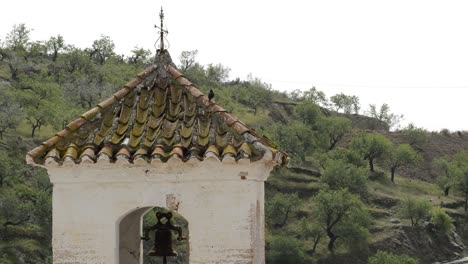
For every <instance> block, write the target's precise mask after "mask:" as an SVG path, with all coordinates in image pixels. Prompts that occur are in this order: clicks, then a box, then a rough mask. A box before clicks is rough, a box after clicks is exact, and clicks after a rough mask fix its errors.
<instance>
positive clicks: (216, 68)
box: [206, 63, 261, 84]
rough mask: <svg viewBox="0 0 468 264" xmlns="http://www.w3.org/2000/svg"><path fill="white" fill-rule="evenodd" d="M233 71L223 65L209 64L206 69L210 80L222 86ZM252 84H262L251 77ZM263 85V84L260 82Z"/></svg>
mask: <svg viewBox="0 0 468 264" xmlns="http://www.w3.org/2000/svg"><path fill="white" fill-rule="evenodd" d="M230 71H231V69H230V68H229V67H226V66H223V65H222V64H220V63H218V64H212V63H210V64H208V66H207V67H206V76H207V77H208V79H209V80H213V81H215V82H216V83H218V84H220V83H222V82H225V81H227V80H228V79H229V72H230ZM249 81H250V82H251V83H255V82H260V80H258V79H254V78H252V77H250V80H249ZM260 83H261V82H260Z"/></svg>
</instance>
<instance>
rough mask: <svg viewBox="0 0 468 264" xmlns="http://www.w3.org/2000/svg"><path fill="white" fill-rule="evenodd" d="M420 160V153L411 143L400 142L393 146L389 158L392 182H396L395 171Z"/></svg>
mask: <svg viewBox="0 0 468 264" xmlns="http://www.w3.org/2000/svg"><path fill="white" fill-rule="evenodd" d="M418 160H420V156H419V154H418V153H417V152H416V151H415V150H414V149H413V148H412V147H411V146H410V145H409V144H400V145H398V146H397V147H395V148H393V150H392V151H391V152H390V157H389V158H388V166H389V167H390V173H391V176H390V179H391V180H392V182H395V180H394V179H395V172H396V170H397V169H398V168H400V167H406V166H410V165H413V164H416V163H417V162H418Z"/></svg>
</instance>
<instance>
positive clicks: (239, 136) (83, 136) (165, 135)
mask: <svg viewBox="0 0 468 264" xmlns="http://www.w3.org/2000/svg"><path fill="white" fill-rule="evenodd" d="M173 158H174V159H179V160H181V161H184V162H185V161H189V160H195V161H196V160H200V161H201V160H204V159H208V158H214V159H218V160H220V161H225V162H243V161H247V162H255V161H258V160H267V161H272V162H274V163H276V164H279V165H284V164H286V162H287V155H286V154H285V153H283V152H281V151H278V150H276V149H274V148H272V147H271V144H270V143H269V141H268V139H267V138H265V137H262V136H259V135H257V134H256V133H255V131H254V130H253V129H252V128H250V127H248V126H247V125H245V124H244V123H242V122H241V121H239V120H238V119H237V118H236V117H235V116H233V115H232V114H231V113H229V112H228V111H226V110H224V109H223V108H222V107H221V106H219V105H218V104H216V103H215V102H214V100H211V101H210V100H209V99H208V96H206V95H205V94H203V93H202V92H200V91H199V90H198V89H197V88H196V87H195V86H194V85H193V84H192V83H191V82H190V81H189V80H187V79H186V78H185V77H184V76H183V75H182V74H181V73H180V72H179V71H178V70H177V69H176V67H175V65H174V64H173V63H172V61H171V59H170V55H169V53H168V52H167V51H163V52H159V51H158V54H157V56H156V62H155V64H154V65H153V66H151V67H149V68H147V69H146V70H145V71H143V72H142V73H140V74H138V75H137V77H136V78H135V79H134V80H132V81H130V82H129V83H127V84H126V85H124V87H123V88H122V89H121V90H120V91H118V92H116V93H115V94H114V95H113V96H111V97H110V98H108V99H107V100H104V101H103V102H101V103H99V104H98V105H97V106H96V107H94V108H92V109H91V110H89V111H88V112H86V113H84V114H82V115H81V116H80V117H79V118H78V119H76V120H75V121H73V122H71V123H70V124H68V125H67V126H66V127H65V129H64V130H62V131H60V132H58V133H57V134H56V135H55V136H54V137H52V138H51V139H49V140H47V141H45V142H43V143H42V144H41V145H40V146H38V147H37V148H35V149H33V150H31V151H29V152H28V154H27V160H28V163H31V164H36V165H50V164H55V165H63V164H80V163H81V164H90V163H101V162H103V163H109V162H111V163H112V162H115V163H124V164H125V163H130V164H132V163H133V164H149V163H160V162H167V161H168V160H169V159H173Z"/></svg>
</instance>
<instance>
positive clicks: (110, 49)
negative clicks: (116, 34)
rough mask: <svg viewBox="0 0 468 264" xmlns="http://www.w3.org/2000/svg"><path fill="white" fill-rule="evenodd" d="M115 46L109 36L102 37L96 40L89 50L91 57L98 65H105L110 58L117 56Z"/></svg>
mask: <svg viewBox="0 0 468 264" xmlns="http://www.w3.org/2000/svg"><path fill="white" fill-rule="evenodd" d="M114 49H115V44H114V41H112V40H111V38H110V37H109V36H105V35H101V38H99V39H97V40H95V41H94V42H93V45H92V46H91V49H90V50H89V57H90V58H91V59H93V60H94V61H95V62H96V63H98V64H100V65H103V64H104V62H106V61H107V60H108V59H109V58H111V57H112V56H115V52H114Z"/></svg>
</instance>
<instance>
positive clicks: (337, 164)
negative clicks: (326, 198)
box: [320, 160, 367, 196]
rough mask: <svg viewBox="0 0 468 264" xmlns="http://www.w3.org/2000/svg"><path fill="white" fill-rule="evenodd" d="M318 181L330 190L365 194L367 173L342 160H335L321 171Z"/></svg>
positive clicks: (363, 169)
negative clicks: (346, 189) (345, 190)
mask: <svg viewBox="0 0 468 264" xmlns="http://www.w3.org/2000/svg"><path fill="white" fill-rule="evenodd" d="M320 181H321V182H322V183H323V184H325V185H326V187H328V188H329V189H330V190H340V189H344V188H348V190H349V191H350V192H352V193H354V194H358V195H361V196H365V195H366V194H367V171H366V169H365V168H359V167H357V166H355V165H353V164H350V163H347V162H346V161H344V160H335V161H333V162H331V163H330V164H329V166H328V167H327V168H326V169H325V170H324V171H323V173H322V176H321V177H320Z"/></svg>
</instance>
